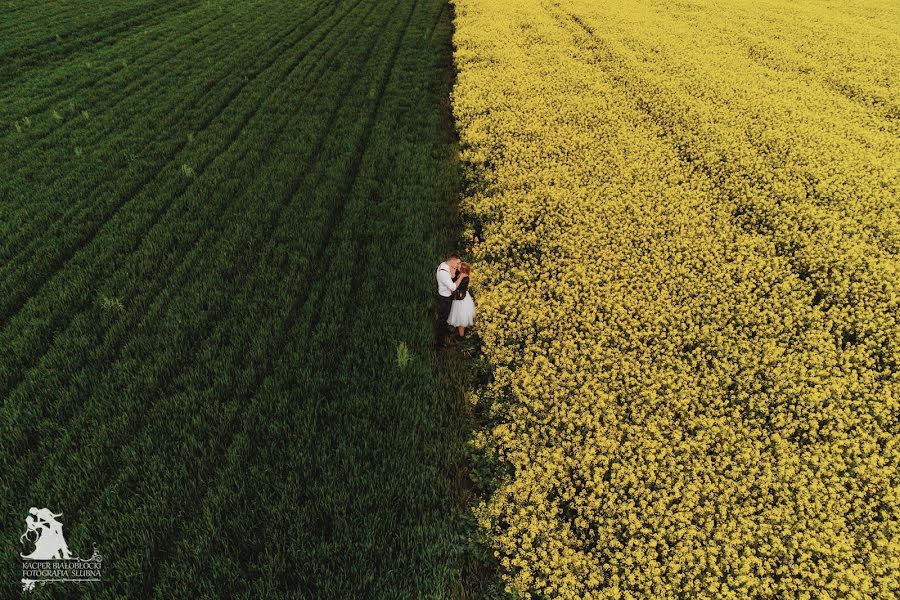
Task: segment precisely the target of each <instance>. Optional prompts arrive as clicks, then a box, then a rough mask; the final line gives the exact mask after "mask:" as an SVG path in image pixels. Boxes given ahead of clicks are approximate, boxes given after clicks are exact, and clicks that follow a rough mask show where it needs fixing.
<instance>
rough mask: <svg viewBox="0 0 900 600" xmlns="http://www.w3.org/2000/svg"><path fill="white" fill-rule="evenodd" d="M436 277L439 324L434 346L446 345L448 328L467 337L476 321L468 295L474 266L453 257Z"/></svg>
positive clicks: (473, 306) (438, 270)
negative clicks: (467, 331)
mask: <svg viewBox="0 0 900 600" xmlns="http://www.w3.org/2000/svg"><path fill="white" fill-rule="evenodd" d="M435 275H436V277H437V294H438V295H437V320H436V321H435V323H434V333H435V345H436V346H437V347H438V348H443V347H445V346H446V345H447V325H451V326H453V327H455V328H456V332H457V334H458V335H459V337H463V336H464V335H465V333H466V327H471V326H472V325H473V324H474V319H475V302H474V301H473V300H472V295H471V294H470V293H469V279H470V277H471V276H472V266H471V265H470V264H469V263H465V262H462V259H461V258H460V257H459V255H458V254H451V255H450V256H448V257H447V260H445V261H444V262H442V263H441V264H440V265H439V266H438V268H437V272H436V273H435Z"/></svg>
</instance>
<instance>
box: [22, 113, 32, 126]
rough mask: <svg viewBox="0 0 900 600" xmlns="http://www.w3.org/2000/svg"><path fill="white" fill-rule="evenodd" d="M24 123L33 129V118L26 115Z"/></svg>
mask: <svg viewBox="0 0 900 600" xmlns="http://www.w3.org/2000/svg"><path fill="white" fill-rule="evenodd" d="M22 121H23V122H24V123H25V125H26V126H28V127H31V117H29V116H28V115H25V116H24V117H22Z"/></svg>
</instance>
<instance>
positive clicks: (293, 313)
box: [151, 0, 419, 583]
mask: <svg viewBox="0 0 900 600" xmlns="http://www.w3.org/2000/svg"><path fill="white" fill-rule="evenodd" d="M418 4H419V0H415V1H414V2H412V3H411V9H410V11H409V13H408V14H407V16H406V19H405V22H404V24H403V26H402V31H401V32H400V34H399V35H398V36H397V42H396V43H395V44H394V47H393V49H392V53H391V57H390V59H389V60H388V67H387V69H386V70H385V74H384V76H383V78H382V80H381V82H380V85H379V91H378V96H377V99H376V101H375V103H374V106H373V108H372V110H371V112H370V113H369V115H368V118H367V121H366V127H365V128H364V131H363V136H362V138H361V143H360V144H359V145H358V146H357V151H356V154H355V155H354V157H355V159H354V160H353V162H352V163H351V175H350V177H349V178H348V179H346V181H347V182H348V183H347V184H346V186H345V187H344V188H342V189H341V190H340V192H339V194H338V197H339V198H341V199H346V198H348V197H349V195H350V193H351V190H352V189H353V188H354V187H355V183H356V180H357V178H358V175H359V170H360V166H361V163H362V159H363V155H364V154H365V152H366V150H367V149H368V147H369V139H370V137H371V134H372V131H373V129H374V125H375V122H376V121H377V118H378V113H379V112H380V110H381V106H382V103H383V100H384V95H385V92H386V90H387V86H388V82H389V81H390V79H391V75H392V74H393V72H394V69H395V66H396V63H397V56H398V54H399V51H400V48H401V47H402V45H403V40H404V39H405V38H406V35H407V33H408V31H409V25H410V23H411V21H412V16H413V14H414V13H415V11H416V9H417V8H418ZM372 46H374V44H373V45H372ZM345 206H346V201H341V202H339V203H338V207H337V210H336V211H333V212H332V215H331V217H330V218H329V225H330V229H328V230H327V235H326V236H323V239H322V240H321V241H320V243H319V247H318V249H317V251H316V255H315V258H314V259H313V261H312V264H318V263H319V262H321V260H322V259H323V258H324V255H325V251H326V249H327V248H328V247H329V245H330V242H331V240H332V238H333V234H334V229H335V227H336V224H337V222H338V221H339V220H340V215H341V214H343V212H344V209H345ZM335 213H338V214H337V216H336V217H335V216H334V215H335ZM325 270H326V271H327V270H328V268H327V267H326V268H325ZM360 270H361V269H354V274H355V275H354V279H358V276H357V275H356V274H358V273H359V271H360ZM350 297H351V298H353V296H352V294H351V296H350ZM309 298H310V291H309V288H305V293H303V294H298V296H297V298H296V300H295V301H294V303H293V304H292V305H291V309H290V311H289V312H288V314H287V316H286V318H285V320H284V322H283V323H282V325H281V326H280V327H279V328H278V332H279V333H280V335H279V336H277V339H276V340H274V349H275V351H274V352H271V351H270V352H268V353H267V354H266V357H265V362H264V365H263V367H262V368H260V369H257V370H256V371H255V374H254V375H255V376H254V379H253V381H252V383H251V385H250V386H249V388H248V391H249V393H248V394H247V395H248V397H253V398H255V397H256V396H257V394H258V393H259V391H260V388H261V387H262V385H263V383H264V382H265V381H266V379H268V378H269V377H270V376H271V375H272V373H273V370H274V367H275V364H276V361H277V357H280V356H281V355H282V354H283V352H284V349H285V346H286V345H287V342H288V340H289V339H290V338H291V336H290V335H289V333H291V332H293V330H294V328H295V326H296V324H297V317H298V316H299V314H300V311H301V310H302V308H303V307H304V306H305V305H306V303H307V301H308V300H309ZM320 305H321V304H320ZM350 305H351V306H354V305H356V303H354V302H350ZM319 314H320V311H319V310H314V311H313V315H314V317H313V318H312V319H311V320H310V322H309V324H308V328H307V330H308V333H309V334H310V335H308V336H307V337H311V334H312V332H313V331H314V330H315V328H316V325H317V323H318V319H319ZM243 407H244V410H240V409H238V410H236V411H235V414H234V415H233V416H232V419H231V420H230V421H229V422H228V423H227V424H226V427H225V431H226V432H229V433H226V438H227V439H226V441H225V442H224V443H223V444H222V448H225V449H227V448H229V447H230V446H231V443H232V440H233V438H234V436H235V435H236V428H235V425H236V424H237V422H240V423H242V424H243V427H242V428H241V430H245V429H246V428H247V415H248V414H249V413H248V411H247V410H246V407H247V404H244V405H243ZM239 418H240V419H239ZM208 467H210V468H208V469H207V471H205V472H204V476H203V477H202V480H203V481H210V479H211V478H213V477H215V475H216V473H221V472H222V471H223V470H226V471H227V469H223V468H221V467H217V466H216V464H215V463H211V464H209V465H208ZM213 481H214V482H215V483H214V484H212V485H209V486H207V488H206V492H205V493H204V495H203V497H202V498H201V500H200V502H199V504H200V505H206V504H207V503H208V499H209V498H210V497H211V496H210V495H211V490H212V488H213V487H215V485H217V484H220V483H221V482H222V478H221V477H215V479H213ZM183 530H184V521H182V522H181V525H180V526H179V527H177V528H176V531H173V532H167V535H166V536H164V539H165V541H166V542H169V541H171V540H176V539H177V540H181V539H182V534H183ZM161 550H162V547H159V548H157V549H155V551H154V554H153V556H157V555H159V553H160V551H161ZM161 563H162V561H154V564H156V565H159V564H161ZM158 569H159V567H158V566H157V567H156V569H155V570H154V571H155V572H158ZM156 579H157V577H154V578H153V579H151V582H152V583H155V581H156Z"/></svg>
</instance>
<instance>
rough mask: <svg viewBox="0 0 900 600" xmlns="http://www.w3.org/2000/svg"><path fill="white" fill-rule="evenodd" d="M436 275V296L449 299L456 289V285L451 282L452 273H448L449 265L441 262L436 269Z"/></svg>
mask: <svg viewBox="0 0 900 600" xmlns="http://www.w3.org/2000/svg"><path fill="white" fill-rule="evenodd" d="M436 275H437V285H438V294H440V295H441V296H443V297H444V298H449V297H450V296H452V295H453V291H454V290H455V289H456V283H455V282H454V281H453V273H451V272H450V265H448V264H447V263H445V262H442V263H441V264H440V266H439V267H438V270H437V273H436Z"/></svg>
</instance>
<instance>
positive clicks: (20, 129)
mask: <svg viewBox="0 0 900 600" xmlns="http://www.w3.org/2000/svg"><path fill="white" fill-rule="evenodd" d="M16 131H18V132H19V133H22V126H21V125H19V122H18V121H16Z"/></svg>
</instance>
